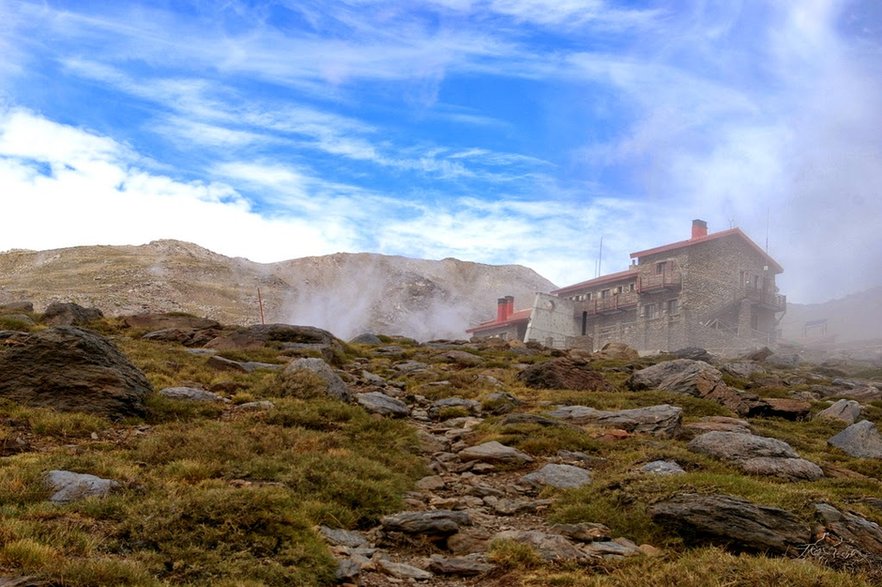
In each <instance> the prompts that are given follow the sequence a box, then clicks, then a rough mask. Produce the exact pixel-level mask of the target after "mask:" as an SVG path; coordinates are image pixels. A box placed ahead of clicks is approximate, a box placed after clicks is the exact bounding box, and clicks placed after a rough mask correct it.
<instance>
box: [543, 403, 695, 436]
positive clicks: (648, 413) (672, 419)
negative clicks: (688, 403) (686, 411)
mask: <svg viewBox="0 0 882 587" xmlns="http://www.w3.org/2000/svg"><path fill="white" fill-rule="evenodd" d="M548 415H549V416H551V417H552V418H559V419H561V420H565V421H568V422H573V423H576V424H581V425H585V424H590V425H594V426H603V427H608V428H620V429H622V430H626V431H628V432H636V433H640V434H651V435H653V436H660V437H663V438H670V437H672V436H674V434H676V432H677V430H679V428H680V424H681V422H682V421H683V408H680V407H677V406H670V405H667V404H661V405H658V406H649V407H646V408H635V409H632V410H619V411H615V412H606V411H602V410H595V409H594V408H589V407H587V406H558V407H557V408H556V409H555V410H554V411H552V412H549V414H548Z"/></svg>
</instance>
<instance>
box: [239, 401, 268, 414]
mask: <svg viewBox="0 0 882 587" xmlns="http://www.w3.org/2000/svg"><path fill="white" fill-rule="evenodd" d="M275 407H276V404H274V403H273V402H271V401H269V400H260V401H256V402H245V403H244V404H239V405H238V406H236V407H234V408H233V410H235V411H237V412H265V411H267V410H272V409H275Z"/></svg>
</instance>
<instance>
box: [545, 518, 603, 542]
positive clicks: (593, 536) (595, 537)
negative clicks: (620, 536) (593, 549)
mask: <svg viewBox="0 0 882 587" xmlns="http://www.w3.org/2000/svg"><path fill="white" fill-rule="evenodd" d="M551 530H552V531H554V532H556V533H557V534H560V535H561V536H566V537H567V538H569V539H570V540H575V541H576V542H596V541H601V540H609V539H610V538H611V537H612V532H611V531H610V529H609V528H607V527H606V526H604V525H603V524H597V523H593V522H581V523H578V524H555V525H554V526H552V527H551Z"/></svg>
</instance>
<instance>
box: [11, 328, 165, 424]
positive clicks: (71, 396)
mask: <svg viewBox="0 0 882 587" xmlns="http://www.w3.org/2000/svg"><path fill="white" fill-rule="evenodd" d="M16 342H17V344H16V345H15V346H13V347H11V348H8V349H7V350H6V351H4V352H0V397H6V398H9V399H11V400H13V401H16V402H19V403H22V404H25V405H30V406H43V407H51V408H55V409H58V410H65V411H82V412H90V413H94V414H99V415H102V416H106V417H109V418H122V417H126V416H142V415H143V414H144V413H145V407H144V398H145V397H146V395H147V394H148V393H149V392H150V391H151V387H150V382H149V381H147V378H146V377H145V376H144V373H142V372H141V371H140V370H139V369H138V368H137V367H135V366H134V365H132V363H131V362H129V360H128V359H127V358H126V357H125V356H124V355H123V354H122V353H121V352H119V350H117V348H116V347H115V346H114V345H113V343H111V342H110V341H109V340H107V339H106V338H104V337H103V336H100V335H98V334H96V333H94V332H87V331H85V330H80V329H79V328H74V327H72V326H59V327H56V328H50V329H47V330H43V331H40V332H34V333H32V334H28V335H21V336H20V337H18V338H17V339H16Z"/></svg>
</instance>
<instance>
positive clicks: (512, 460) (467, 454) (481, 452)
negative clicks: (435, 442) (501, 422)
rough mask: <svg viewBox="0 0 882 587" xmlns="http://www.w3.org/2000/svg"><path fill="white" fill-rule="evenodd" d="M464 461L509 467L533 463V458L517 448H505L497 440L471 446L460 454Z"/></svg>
mask: <svg viewBox="0 0 882 587" xmlns="http://www.w3.org/2000/svg"><path fill="white" fill-rule="evenodd" d="M459 458H460V459H461V460H463V461H479V462H482V463H501V464H507V465H523V464H526V463H532V462H533V457H531V456H530V455H528V454H526V453H524V452H521V451H519V450H518V449H516V448H512V447H510V446H505V445H504V444H501V443H499V442H496V441H495V440H491V441H490V442H485V443H483V444H479V445H477V446H470V447H468V448H466V449H463V450H461V451H460V452H459Z"/></svg>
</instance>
